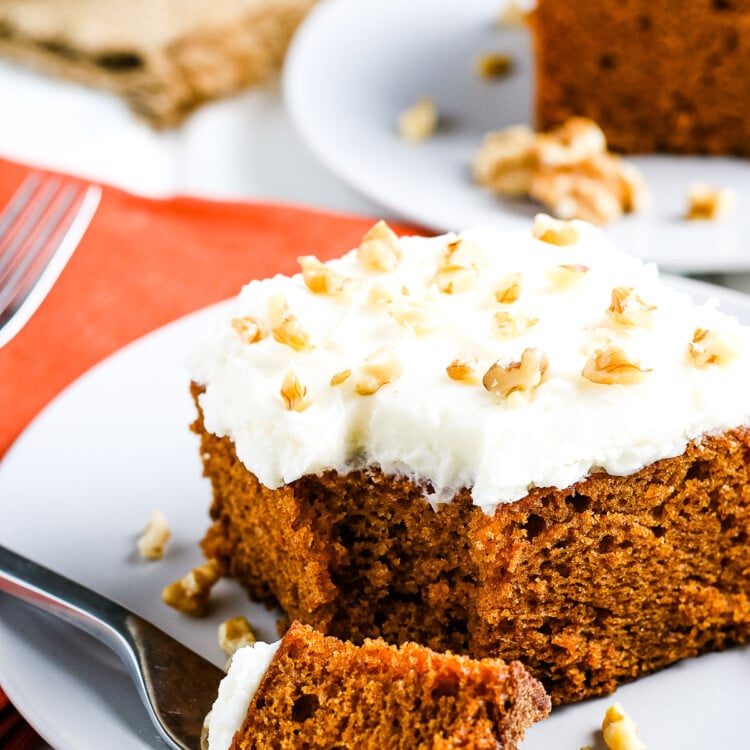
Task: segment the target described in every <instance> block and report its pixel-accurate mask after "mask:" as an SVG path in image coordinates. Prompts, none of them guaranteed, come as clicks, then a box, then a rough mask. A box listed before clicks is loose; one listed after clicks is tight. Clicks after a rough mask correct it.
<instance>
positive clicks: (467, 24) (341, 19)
mask: <svg viewBox="0 0 750 750" xmlns="http://www.w3.org/2000/svg"><path fill="white" fill-rule="evenodd" d="M501 5H502V2H497V1H488V0H464V1H463V2H460V3H447V2H445V3H435V2H433V1H432V0H410V2H408V3H404V2H402V1H401V0H376V1H374V2H372V1H370V2H363V1H362V0H326V2H324V3H321V4H320V5H319V6H318V7H317V8H316V9H315V10H314V11H313V13H312V14H311V15H310V16H309V17H308V19H307V20H306V21H305V23H304V24H303V26H302V28H301V29H300V31H299V32H298V34H297V36H296V37H295V40H294V42H293V44H292V48H291V50H290V54H289V57H288V59H287V63H286V66H285V74H284V95H285V101H286V104H287V107H288V110H289V113H290V115H291V117H292V120H293V122H294V123H295V125H296V127H297V129H298V130H299V132H300V134H301V135H302V137H303V138H304V140H305V141H306V142H307V143H308V145H309V146H310V148H311V149H312V150H313V152H314V153H315V154H317V156H318V157H319V158H320V159H321V160H322V161H323V162H324V163H325V164H326V165H327V166H328V167H329V168H330V169H331V170H332V171H333V172H335V173H336V174H337V175H338V176H339V177H341V178H343V179H344V180H346V181H347V182H349V184H351V185H352V186H353V187H355V188H356V189H357V190H359V191H360V192H361V193H363V194H364V195H366V196H367V197H368V198H370V199H372V200H375V201H376V202H378V203H379V204H380V205H382V206H384V207H385V208H387V209H389V210H390V211H394V212H396V213H397V214H399V215H401V216H403V217H404V218H405V219H407V220H410V221H414V222H417V223H420V224H422V225H424V226H427V227H429V228H431V229H434V230H436V231H451V230H461V229H464V228H466V227H468V226H473V225H477V224H488V225H498V226H502V227H504V228H508V229H512V228H527V227H528V222H529V217H530V216H531V215H533V214H534V213H535V212H536V211H537V210H539V207H538V206H535V205H534V204H532V203H531V202H528V203H523V202H522V203H511V202H507V201H502V200H501V199H498V198H496V197H495V196H493V195H491V194H490V193H489V192H488V191H485V190H482V189H480V188H478V187H477V186H475V185H474V184H473V182H472V179H471V173H470V164H471V159H472V156H473V154H474V151H475V150H476V148H477V147H478V145H479V143H480V142H481V140H482V137H483V135H484V134H485V133H486V132H488V131H489V130H494V129H497V128H502V127H505V126H508V125H514V124H518V123H530V122H531V119H532V117H531V113H532V94H533V64H532V56H531V51H530V39H529V34H528V32H527V31H526V30H524V29H518V28H510V27H502V26H501V25H499V24H498V18H499V10H500V6H501ZM490 51H500V52H506V53H509V54H510V55H511V56H512V57H513V58H514V60H515V70H514V73H513V74H512V75H511V76H510V77H509V78H507V79H505V80H502V81H499V82H494V83H491V82H487V81H482V80H480V79H479V78H478V77H477V76H476V75H475V74H474V69H473V65H474V60H475V58H476V56H477V55H479V54H481V53H483V52H490ZM423 96H430V97H432V98H433V99H434V100H435V102H436V105H437V108H438V111H439V113H440V115H441V117H442V121H443V124H442V126H441V128H440V129H439V131H438V133H437V135H436V136H435V137H433V138H432V139H430V140H429V141H427V142H424V143H420V144H410V143H406V142H404V141H402V140H401V139H400V138H399V137H398V135H397V132H396V119H397V117H398V114H399V112H401V111H402V110H403V109H405V108H406V107H407V106H409V105H410V104H413V103H414V102H415V101H416V100H417V99H418V98H420V97H423ZM633 161H634V162H635V163H636V164H637V165H638V167H640V169H641V170H642V171H643V173H644V175H645V177H646V180H647V182H648V185H649V188H650V191H651V194H652V201H651V206H650V207H649V208H648V209H647V210H644V211H642V212H640V213H638V214H637V215H633V216H628V217H626V218H624V219H622V220H620V221H618V222H615V223H614V224H612V225H610V226H609V227H607V229H606V232H607V234H609V235H610V237H611V238H612V239H614V240H615V241H616V242H618V243H619V244H620V245H621V246H623V247H624V248H625V249H627V250H628V251H629V252H631V253H633V254H635V255H639V256H641V257H643V258H646V259H648V260H652V261H656V262H657V263H659V265H660V266H662V267H663V268H665V269H668V270H671V271H674V272H678V273H690V272H695V273H700V272H703V273H709V272H724V271H748V270H750V241H748V239H747V238H749V237H750V212H748V211H747V208H748V206H749V205H750V168H749V165H748V162H746V161H744V160H741V159H730V158H699V157H670V156H647V157H639V158H636V159H633ZM697 180H702V181H705V182H709V183H713V184H716V185H717V186H721V187H729V188H733V189H734V190H736V191H737V193H738V195H739V202H740V205H739V207H738V210H737V211H736V213H735V214H734V216H733V217H731V218H729V219H727V220H725V221H722V222H686V221H684V220H683V219H682V218H681V217H682V215H683V213H684V211H685V207H686V193H687V189H688V187H689V185H690V184H691V183H692V182H694V181H697Z"/></svg>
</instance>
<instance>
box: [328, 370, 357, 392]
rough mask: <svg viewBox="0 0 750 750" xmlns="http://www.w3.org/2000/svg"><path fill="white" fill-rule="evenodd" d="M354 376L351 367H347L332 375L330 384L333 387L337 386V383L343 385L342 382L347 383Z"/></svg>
mask: <svg viewBox="0 0 750 750" xmlns="http://www.w3.org/2000/svg"><path fill="white" fill-rule="evenodd" d="M351 376H352V371H351V369H349V368H347V369H346V370H340V371H339V372H335V373H334V374H333V375H331V380H330V385H331V387H334V388H335V387H336V386H337V385H341V384H342V383H345V382H346V381H347V380H349V378H350V377H351Z"/></svg>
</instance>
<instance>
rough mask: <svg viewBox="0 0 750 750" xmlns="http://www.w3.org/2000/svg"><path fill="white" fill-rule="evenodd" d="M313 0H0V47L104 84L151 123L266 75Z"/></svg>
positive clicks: (37, 64) (168, 120) (166, 123)
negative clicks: (0, 0)
mask: <svg viewBox="0 0 750 750" xmlns="http://www.w3.org/2000/svg"><path fill="white" fill-rule="evenodd" d="M313 2H314V0H179V1H177V0H106V2H101V1H100V0H31V1H29V0H3V2H2V3H0V57H6V58H9V59H11V60H15V61H18V62H20V63H23V64H27V65H30V66H32V67H34V68H37V69H39V70H41V71H43V72H46V73H50V74H52V75H55V76H60V77H62V78H68V79H70V80H73V81H78V82H80V83H84V84H88V85H91V86H96V87H100V88H105V89H109V90H111V91H113V92H114V93H116V94H119V95H120V96H122V97H124V98H125V100H126V101H127V103H128V105H129V106H130V107H131V109H133V111H134V112H136V113H137V114H138V115H140V116H141V117H143V118H144V119H146V120H148V121H149V122H150V123H151V124H152V125H154V126H156V127H170V126H173V125H178V124H179V123H180V122H181V121H182V120H183V119H184V118H185V117H186V116H187V115H188V114H189V113H190V112H192V111H193V110H194V109H195V108H196V107H198V106H199V105H201V104H203V103H204V102H207V101H210V100H212V99H217V98H219V97H223V96H227V95H229V94H233V93H236V92H237V91H239V90H241V89H243V88H245V87H246V86H249V85H251V84H255V83H260V82H263V81H266V80H268V79H269V78H271V77H272V76H273V75H274V74H275V73H276V72H277V71H278V70H279V68H280V67H281V63H282V60H283V58H284V53H285V51H286V48H287V45H288V44H289V41H290V40H291V37H292V34H293V33H294V31H295V29H296V28H297V26H298V24H299V23H300V21H301V20H302V18H303V17H304V15H305V14H306V13H307V11H308V10H309V8H310V7H311V6H312V4H313Z"/></svg>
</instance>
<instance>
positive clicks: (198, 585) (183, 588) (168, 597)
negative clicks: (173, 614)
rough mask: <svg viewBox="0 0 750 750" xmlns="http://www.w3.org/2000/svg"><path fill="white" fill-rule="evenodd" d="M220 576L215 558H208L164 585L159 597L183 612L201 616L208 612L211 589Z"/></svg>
mask: <svg viewBox="0 0 750 750" xmlns="http://www.w3.org/2000/svg"><path fill="white" fill-rule="evenodd" d="M220 577H221V576H220V574H219V566H218V564H217V562H216V560H209V561H208V562H207V563H204V564H203V565H199V566H198V567H197V568H194V569H193V570H191V571H190V572H189V573H188V574H187V575H186V576H184V577H182V578H179V579H178V580H176V581H174V582H173V583H170V584H169V586H166V587H165V588H164V589H163V590H162V592H161V598H162V600H163V601H164V603H165V604H168V605H169V606H170V607H174V608H175V609H176V610H179V611H180V612H182V613H183V614H186V615H190V616H191V617H203V616H204V615H205V614H206V613H207V612H208V605H209V595H210V593H211V589H212V588H213V587H214V585H215V584H216V582H217V581H218V580H219V578H220Z"/></svg>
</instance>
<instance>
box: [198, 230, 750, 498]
mask: <svg viewBox="0 0 750 750" xmlns="http://www.w3.org/2000/svg"><path fill="white" fill-rule="evenodd" d="M576 226H577V227H578V229H579V230H580V234H581V236H580V239H579V241H578V242H577V243H576V244H574V245H569V246H556V245H551V244H548V243H544V242H541V241H539V240H535V239H533V238H532V237H531V235H530V234H527V233H520V232H500V231H496V230H492V229H475V230H471V231H467V232H464V233H463V234H462V235H461V237H462V238H466V239H470V240H472V241H474V242H476V243H478V244H479V245H480V247H481V248H482V251H483V253H484V255H485V256H486V258H487V259H488V261H489V265H488V266H487V267H486V268H484V269H483V270H482V271H481V274H480V275H479V278H478V281H477V283H476V285H475V287H474V289H473V290H471V291H470V292H466V293H464V294H453V295H450V294H443V293H441V292H439V291H438V290H437V289H436V288H435V286H434V278H435V272H436V268H437V265H438V258H439V257H440V256H441V253H442V252H443V250H444V248H445V246H446V243H447V242H448V241H449V240H451V239H455V236H448V237H439V238H432V239H424V238H417V237H415V238H403V239H402V240H401V247H402V251H403V260H402V262H401V263H400V265H399V266H398V267H397V268H396V270H395V271H393V272H392V273H387V274H383V273H377V272H374V271H370V270H367V269H366V268H364V267H363V265H362V263H360V261H359V260H358V259H357V257H356V254H355V253H354V252H352V253H349V254H348V255H346V256H344V257H343V258H341V259H339V260H337V261H331V262H330V264H329V265H330V267H332V268H334V269H335V270H337V271H339V272H340V273H342V274H344V275H346V276H347V277H353V278H355V279H358V288H357V289H356V290H355V291H353V292H350V293H348V294H346V295H342V296H339V297H336V296H330V295H325V294H314V293H313V292H311V291H310V290H309V289H308V288H307V287H306V285H305V284H304V282H303V279H302V277H301V275H299V274H298V275H295V276H292V277H284V276H276V277H274V278H272V279H267V280H264V281H253V282H251V283H250V284H248V285H247V286H246V287H245V288H244V289H243V290H242V292H241V294H240V295H239V297H238V299H237V301H236V304H235V309H234V311H233V313H232V316H231V317H235V316H245V315H249V316H252V317H254V318H256V319H258V320H259V321H261V322H262V323H263V325H264V326H265V327H266V328H268V326H269V312H268V306H269V305H268V300H269V297H270V296H271V295H272V294H276V293H279V292H280V293H283V295H284V296H285V298H286V300H287V301H288V304H289V307H290V309H291V311H292V312H293V313H294V315H295V316H296V317H297V318H298V320H299V321H300V323H301V324H302V325H303V326H304V327H305V328H306V329H307V331H308V332H309V334H310V338H311V340H312V342H313V344H314V348H312V349H310V350H309V351H302V352H297V351H294V350H293V349H292V348H290V347H289V346H286V345H285V344H281V343H279V342H278V341H275V340H274V338H273V337H272V336H268V337H267V338H265V339H263V340H262V341H259V342H257V343H254V344H247V343H244V342H243V341H242V339H241V337H240V336H239V335H238V334H237V332H236V331H235V330H234V329H233V327H232V325H231V321H230V319H229V318H228V319H227V320H226V321H225V322H224V323H223V324H222V325H221V326H220V328H219V330H218V331H216V332H215V333H214V335H212V336H211V337H210V338H209V339H208V340H207V341H205V343H204V344H203V345H202V347H200V349H199V350H198V351H197V352H196V355H195V357H194V361H193V363H192V376H193V379H194V380H195V381H197V382H199V383H201V384H203V385H205V387H206V392H205V393H204V394H203V395H202V396H201V406H202V408H203V411H204V414H205V424H206V427H207V429H208V430H209V431H211V432H214V433H216V434H217V435H228V436H229V437H230V438H231V439H232V440H233V442H234V444H235V447H236V450H237V455H238V456H239V458H240V460H241V461H242V462H243V463H244V464H245V465H246V466H247V468H248V469H249V470H250V471H251V472H253V474H255V475H256V476H257V477H258V478H259V479H260V481H261V482H263V484H265V485H266V486H267V487H270V488H276V487H279V486H281V485H282V484H284V483H287V482H291V481H293V480H295V479H298V478H299V477H301V476H303V475H305V474H310V473H317V472H321V471H323V470H325V469H335V470H337V471H339V472H346V471H348V470H351V469H352V468H354V467H358V466H363V465H378V466H380V467H381V468H382V469H383V470H384V471H385V472H389V473H400V474H405V475H407V476H409V477H410V478H413V479H415V480H417V481H425V482H429V483H430V484H431V485H432V487H433V488H434V495H430V498H429V499H430V500H431V501H432V502H441V501H443V500H447V499H450V497H451V496H452V495H453V494H454V493H455V492H456V491H457V490H458V489H460V488H462V487H469V488H471V494H472V498H473V500H474V502H475V503H476V504H477V505H480V506H482V507H483V508H484V509H485V510H486V511H487V512H491V511H492V510H493V509H494V508H495V507H496V505H497V504H498V503H502V502H509V501H513V500H516V499H518V498H520V497H522V496H524V495H525V494H527V492H528V490H529V489H530V488H532V487H546V486H551V487H559V488H564V487H568V486H570V485H571V484H573V483H574V482H576V481H578V480H580V479H582V478H584V477H586V476H587V475H588V474H589V473H590V472H591V471H593V470H602V469H603V470H606V471H607V472H609V473H610V474H615V475H626V474H629V473H632V472H634V471H636V470H638V469H640V468H642V467H643V466H645V465H647V464H649V463H651V462H653V461H655V460H657V459H661V458H665V457H670V456H674V455H677V454H679V453H681V452H682V451H683V450H684V449H685V447H686V445H687V443H688V442H689V441H690V440H693V439H695V438H697V437H699V436H701V435H703V434H706V433H709V432H714V431H723V430H726V429H729V428H732V427H736V426H739V425H741V424H744V423H747V422H748V421H749V418H750V388H748V385H747V384H748V383H750V330H749V329H747V328H744V327H742V326H740V325H739V324H738V323H737V322H736V321H735V320H734V319H732V318H729V317H727V316H725V315H723V314H722V313H720V312H719V311H718V310H717V309H716V305H715V304H713V303H709V304H706V305H702V306H697V305H694V304H693V303H692V302H691V300H690V298H689V297H688V296H687V295H684V294H682V293H677V292H675V291H673V290H671V289H669V288H668V287H666V286H665V285H664V283H663V282H662V281H661V280H660V278H659V276H658V273H657V270H656V268H655V267H654V266H653V265H646V264H643V263H642V262H641V261H639V260H638V259H636V258H633V257H631V256H629V255H626V254H625V253H623V252H621V251H619V250H618V249H616V248H615V247H613V246H612V245H611V244H610V243H609V242H608V241H607V240H606V239H605V238H604V237H603V235H602V234H601V233H600V232H599V231H598V230H596V229H594V228H593V227H590V226H588V225H586V224H583V223H579V222H576ZM305 250H307V249H305ZM562 264H582V265H585V266H587V267H588V268H589V269H590V270H589V272H588V273H585V274H584V275H583V276H582V278H581V280H580V282H579V283H578V284H575V285H572V286H570V287H569V288H560V287H559V286H556V285H555V284H554V283H553V282H552V281H551V280H550V278H549V269H551V268H554V267H556V266H559V265H562ZM518 272H520V273H521V274H522V292H521V296H520V298H519V299H518V300H517V301H515V302H513V303H512V304H505V305H503V304H499V303H498V302H497V301H496V299H495V296H494V293H493V284H496V282H497V281H498V280H499V279H501V278H503V277H504V276H506V275H507V274H511V273H518ZM379 280H384V281H386V282H387V283H389V284H392V285H393V286H394V288H396V289H400V288H401V287H406V288H407V289H408V290H409V294H410V298H413V299H427V300H428V302H429V304H430V305H432V306H434V307H435V308H436V309H437V311H438V316H439V319H440V321H441V325H440V327H439V329H438V330H435V331H432V332H429V333H423V334H421V335H415V334H414V333H413V332H412V331H411V330H410V329H408V328H407V327H405V326H403V325H401V324H400V323H399V322H398V321H397V320H395V319H394V317H393V316H392V315H390V314H389V313H388V310H387V306H386V305H384V304H382V303H381V304H373V303H372V302H370V301H368V294H369V292H370V289H371V287H372V285H373V283H375V282H378V281H379ZM618 286H624V287H632V288H633V289H634V291H635V293H636V294H637V295H638V296H639V297H640V298H641V299H642V300H644V302H646V303H648V304H649V305H651V306H656V309H655V310H654V312H653V314H652V321H653V323H652V326H651V327H650V328H647V327H639V326H635V327H629V328H626V327H623V326H620V325H618V324H617V323H616V322H614V321H613V320H612V318H611V317H610V316H608V315H607V313H606V310H607V308H608V307H609V306H610V302H611V295H612V289H613V288H614V287H618ZM498 310H508V311H509V312H511V313H512V314H513V315H519V314H526V315H527V316H529V317H531V318H536V319H538V322H537V323H536V324H535V325H532V326H531V327H529V328H528V329H527V330H526V331H524V332H523V333H521V334H520V335H518V336H516V337H512V338H505V339H503V338H499V337H498V336H497V335H496V334H495V333H493V331H492V325H491V321H492V318H493V315H494V313H495V312H496V311H498ZM697 328H703V329H709V330H711V331H718V332H720V333H721V335H722V336H723V337H724V338H726V339H729V340H731V341H733V342H734V346H735V348H736V350H737V351H738V356H737V357H736V358H734V359H733V360H732V361H731V362H729V363H727V364H722V365H721V366H717V365H710V366H708V367H704V368H698V367H696V366H694V365H693V364H691V363H690V361H689V359H688V357H687V348H688V344H689V342H690V341H691V340H692V338H693V334H694V332H695V330H696V329H697ZM610 339H611V340H612V341H613V342H614V344H615V345H617V346H618V347H620V348H622V349H623V350H624V351H625V352H626V353H627V355H628V357H629V358H630V359H631V360H633V361H636V362H638V363H640V366H641V367H642V368H644V369H649V370H651V372H650V373H649V374H648V376H647V377H646V378H645V382H643V383H641V384H638V385H600V384H595V383H592V382H590V381H589V380H587V379H585V378H583V377H582V375H581V372H582V369H583V367H584V364H585V362H586V360H587V359H588V357H589V355H590V354H591V353H592V352H593V351H594V350H595V349H597V348H600V347H601V346H603V345H604V344H606V343H607V341H608V340H610ZM383 346H389V347H391V348H392V349H393V351H394V352H395V354H396V356H397V357H398V358H399V360H400V361H401V363H402V365H403V374H402V375H401V376H400V377H398V378H397V379H395V380H394V381H393V382H391V383H390V384H388V385H385V386H383V387H382V388H380V390H378V391H377V392H376V393H375V394H374V395H371V396H361V395H358V394H357V393H355V391H354V389H353V387H352V378H350V379H349V381H347V382H345V383H344V384H342V385H339V386H337V387H332V386H331V385H330V378H331V376H332V375H333V374H334V373H337V372H340V371H342V370H344V369H347V368H350V369H353V370H354V371H356V369H357V367H358V366H359V364H360V363H361V362H362V361H363V360H364V359H365V357H367V356H368V355H369V354H371V353H372V352H373V351H375V350H377V349H380V348H381V347H383ZM527 347H534V348H538V349H540V350H542V351H543V352H545V353H546V355H547V357H548V360H549V370H548V373H547V376H548V377H547V380H546V381H545V382H544V383H543V384H542V385H541V386H539V387H538V388H537V389H536V390H535V391H534V392H533V393H532V394H531V396H530V397H528V398H521V399H519V398H517V397H512V398H510V399H501V398H498V397H496V396H495V395H493V394H492V393H489V392H488V391H487V390H485V389H484V388H483V387H482V385H481V383H480V384H478V385H473V386H471V385H466V384H464V383H459V382H456V381H454V380H451V379H450V378H449V377H448V376H447V374H446V366H448V365H449V364H450V363H451V362H452V361H453V360H454V358H455V357H456V356H457V355H458V354H459V353H462V352H463V353H469V354H472V355H474V356H476V357H477V358H478V362H479V366H478V372H479V377H480V379H481V376H482V374H483V373H484V372H485V371H486V370H487V368H488V367H489V366H490V365H491V364H492V363H493V362H494V361H496V360H511V361H517V360H519V358H520V355H521V353H522V352H523V351H524V349H526V348H527ZM290 366H291V367H292V368H293V369H294V371H295V372H296V373H297V376H298V378H299V380H300V382H301V383H303V384H304V385H305V386H306V387H307V389H308V395H309V398H310V406H309V407H308V408H307V409H305V410H304V411H301V412H297V411H290V410H288V409H287V408H286V407H285V404H284V402H283V399H282V398H281V395H280V387H281V383H282V380H283V377H284V374H285V373H286V372H287V370H288V369H289V367H290Z"/></svg>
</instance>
